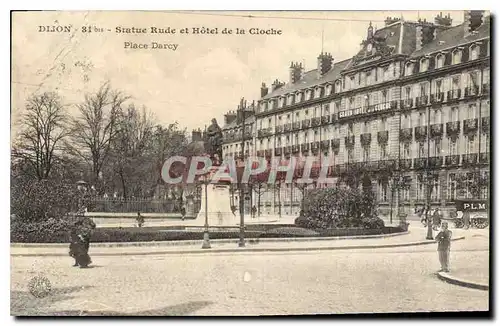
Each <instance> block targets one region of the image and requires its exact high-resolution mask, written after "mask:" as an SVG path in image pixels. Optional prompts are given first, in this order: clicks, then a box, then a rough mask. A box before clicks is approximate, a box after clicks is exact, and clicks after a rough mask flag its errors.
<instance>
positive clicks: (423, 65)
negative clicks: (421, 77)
mask: <svg viewBox="0 0 500 326" xmlns="http://www.w3.org/2000/svg"><path fill="white" fill-rule="evenodd" d="M428 69H429V59H427V58H423V59H422V60H420V72H425V71H427V70H428Z"/></svg>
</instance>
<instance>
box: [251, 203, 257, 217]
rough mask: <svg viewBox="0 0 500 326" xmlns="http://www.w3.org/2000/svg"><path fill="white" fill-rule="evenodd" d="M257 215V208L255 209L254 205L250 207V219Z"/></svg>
mask: <svg viewBox="0 0 500 326" xmlns="http://www.w3.org/2000/svg"><path fill="white" fill-rule="evenodd" d="M256 213H257V207H255V205H253V207H252V218H255V214H256Z"/></svg>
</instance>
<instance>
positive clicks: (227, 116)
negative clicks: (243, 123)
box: [224, 111, 236, 125]
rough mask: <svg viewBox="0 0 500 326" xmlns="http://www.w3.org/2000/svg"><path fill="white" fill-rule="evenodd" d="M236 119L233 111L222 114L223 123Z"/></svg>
mask: <svg viewBox="0 0 500 326" xmlns="http://www.w3.org/2000/svg"><path fill="white" fill-rule="evenodd" d="M234 120H236V113H235V112H234V111H229V112H228V113H226V114H225V115H224V124H226V125H228V124H230V123H232V122H233V121H234Z"/></svg>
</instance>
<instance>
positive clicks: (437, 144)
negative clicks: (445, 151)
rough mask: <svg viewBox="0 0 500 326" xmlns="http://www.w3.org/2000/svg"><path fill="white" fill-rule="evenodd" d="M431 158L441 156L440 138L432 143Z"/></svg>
mask: <svg viewBox="0 0 500 326" xmlns="http://www.w3.org/2000/svg"><path fill="white" fill-rule="evenodd" d="M433 149H434V153H433V156H441V138H435V139H434V141H433Z"/></svg>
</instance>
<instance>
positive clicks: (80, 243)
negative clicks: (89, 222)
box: [69, 225, 91, 268]
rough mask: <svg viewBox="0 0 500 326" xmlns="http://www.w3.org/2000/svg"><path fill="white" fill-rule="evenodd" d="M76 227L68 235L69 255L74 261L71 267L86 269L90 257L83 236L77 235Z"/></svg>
mask: <svg viewBox="0 0 500 326" xmlns="http://www.w3.org/2000/svg"><path fill="white" fill-rule="evenodd" d="M78 231H79V228H78V226H76V225H75V226H74V227H73V228H72V230H71V233H70V245H69V255H70V256H71V257H73V258H74V259H75V264H74V265H73V266H75V267H77V266H80V268H86V267H87V266H88V265H89V264H90V263H91V260H90V256H89V255H88V249H87V247H86V241H85V238H84V237H83V235H81V234H79V232H78Z"/></svg>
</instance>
